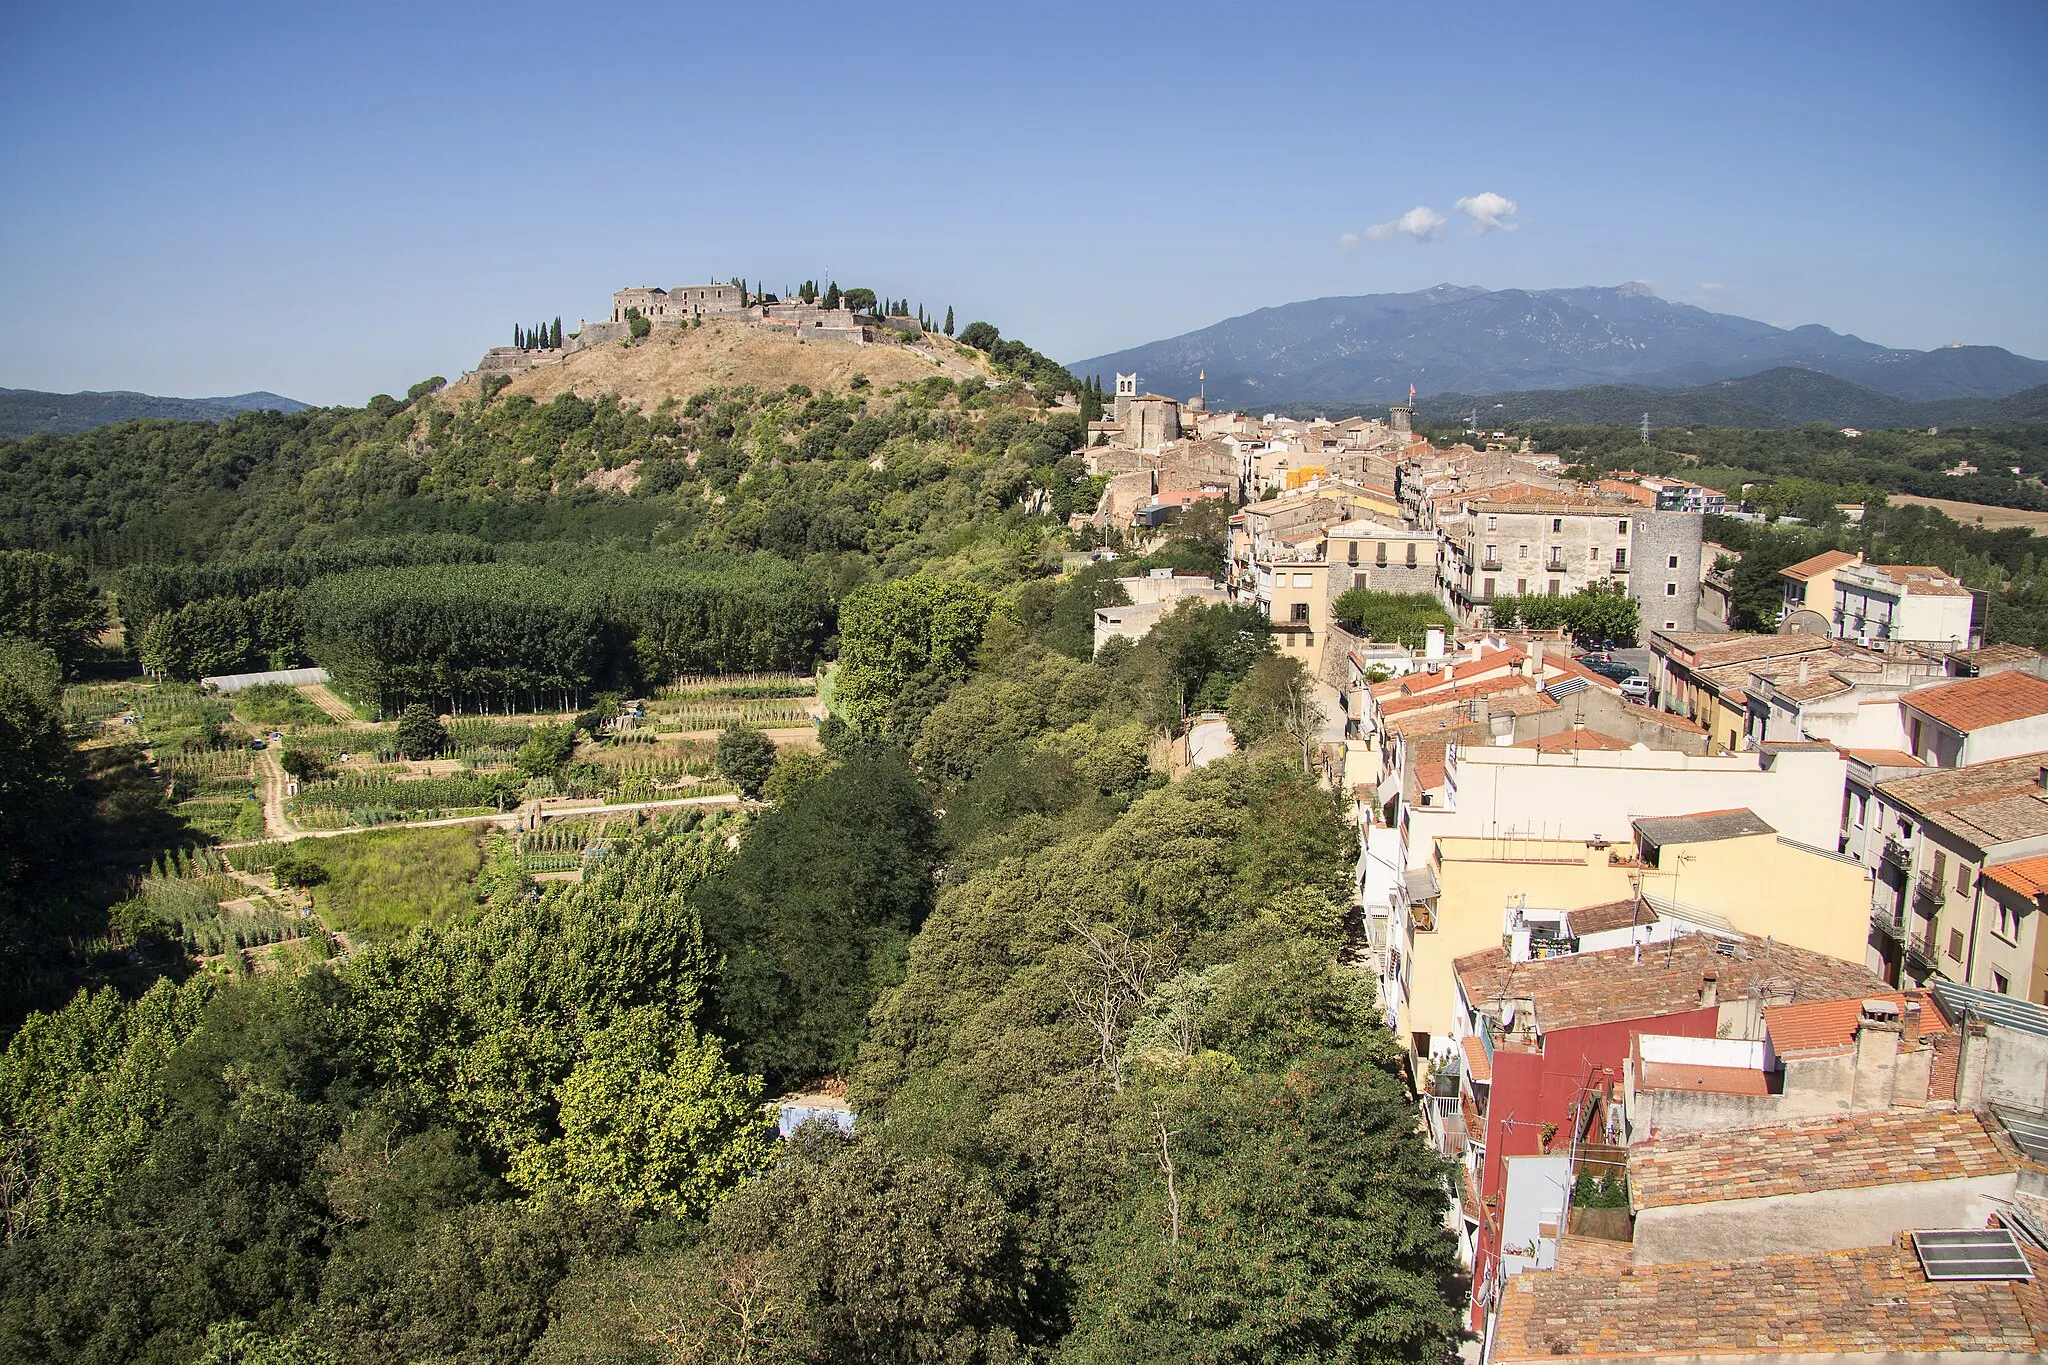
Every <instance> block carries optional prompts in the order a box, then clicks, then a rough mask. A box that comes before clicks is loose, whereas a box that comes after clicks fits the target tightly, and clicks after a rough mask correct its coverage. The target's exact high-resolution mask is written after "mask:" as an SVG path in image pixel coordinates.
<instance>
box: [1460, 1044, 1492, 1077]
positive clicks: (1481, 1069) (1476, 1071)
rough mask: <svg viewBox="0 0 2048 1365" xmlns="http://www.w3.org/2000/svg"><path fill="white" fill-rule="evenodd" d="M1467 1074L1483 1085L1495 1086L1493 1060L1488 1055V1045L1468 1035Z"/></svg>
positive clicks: (1466, 1051) (1466, 1049)
mask: <svg viewBox="0 0 2048 1365" xmlns="http://www.w3.org/2000/svg"><path fill="white" fill-rule="evenodd" d="M1464 1049H1465V1074H1466V1075H1468V1076H1470V1077H1471V1078H1472V1079H1473V1080H1475V1081H1477V1082H1479V1084H1481V1085H1492V1084H1493V1060H1492V1059H1491V1058H1490V1057H1488V1056H1487V1055H1486V1044H1484V1043H1482V1042H1480V1041H1479V1039H1478V1038H1477V1037H1476V1036H1474V1035H1472V1034H1470V1033H1468V1034H1466V1035H1465V1038H1464Z"/></svg>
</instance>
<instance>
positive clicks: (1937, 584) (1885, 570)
mask: <svg viewBox="0 0 2048 1365" xmlns="http://www.w3.org/2000/svg"><path fill="white" fill-rule="evenodd" d="M1863 568H1864V569H1865V570H1867V571H1869V572H1870V573H1873V574H1876V575H1878V576H1880V577H1884V578H1888V579H1890V580H1891V581H1892V582H1893V583H1896V584H1897V585H1898V586H1900V587H1902V588H1904V589H1905V590H1906V595H1907V596H1909V597H1968V596H1969V595H1970V590H1969V589H1968V588H1966V587H1964V586H1963V585H1962V584H1961V583H1958V582H1957V581H1956V579H1955V576H1954V575H1953V574H1951V573H1949V571H1948V570H1946V569H1943V568H1939V567H1937V566H1935V565H1933V564H1866V565H1864V566H1863Z"/></svg>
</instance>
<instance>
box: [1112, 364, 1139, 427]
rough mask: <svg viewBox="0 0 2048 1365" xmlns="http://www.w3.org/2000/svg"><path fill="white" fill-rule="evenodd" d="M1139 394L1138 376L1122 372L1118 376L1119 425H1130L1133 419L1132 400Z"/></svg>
mask: <svg viewBox="0 0 2048 1365" xmlns="http://www.w3.org/2000/svg"><path fill="white" fill-rule="evenodd" d="M1137 396H1138V376H1136V375H1134V374H1120V375H1118V376H1117V377H1116V407H1115V409H1114V411H1115V413H1116V420H1117V424H1118V425H1119V426H1128V425H1130V421H1131V400H1132V399H1133V398H1136V397H1137Z"/></svg>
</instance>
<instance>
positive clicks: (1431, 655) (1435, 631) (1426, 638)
mask: <svg viewBox="0 0 2048 1365" xmlns="http://www.w3.org/2000/svg"><path fill="white" fill-rule="evenodd" d="M1422 657H1423V658H1425V659H1441V658H1443V657H1444V632H1443V629H1442V627H1440V626H1431V627H1430V628H1429V629H1428V630H1427V631H1425V632H1424V633H1423V636H1422Z"/></svg>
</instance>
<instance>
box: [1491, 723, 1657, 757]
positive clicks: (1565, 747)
mask: <svg viewBox="0 0 2048 1365" xmlns="http://www.w3.org/2000/svg"><path fill="white" fill-rule="evenodd" d="M1515 747H1516V748H1517V749H1534V750H1535V751H1536V752H1537V753H1539V754H1575V753H1577V752H1579V750H1581V749H1605V750H1609V751H1612V750H1618V749H1626V748H1628V747H1629V742H1628V741H1627V740H1625V739H1616V738H1615V737H1614V736H1613V735H1603V734H1601V733H1600V732H1599V731H1598V730H1588V729H1587V728H1586V727H1585V726H1583V725H1581V726H1577V727H1575V728H1573V729H1570V730H1560V731H1558V732H1557V733H1556V734H1554V735H1545V736H1544V737H1543V738H1541V739H1532V740H1529V741H1527V742H1526V743H1522V744H1517V745H1516V746H1515Z"/></svg>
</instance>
